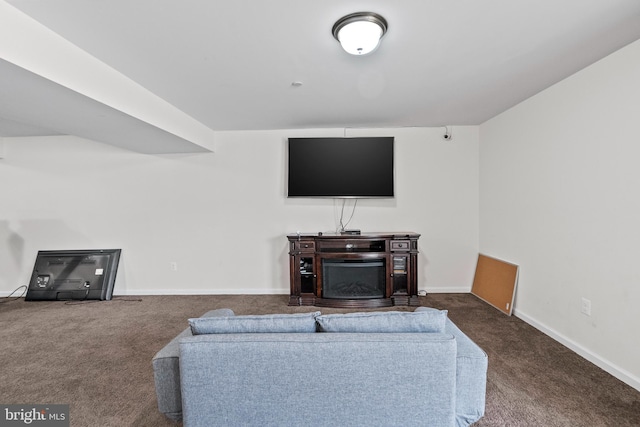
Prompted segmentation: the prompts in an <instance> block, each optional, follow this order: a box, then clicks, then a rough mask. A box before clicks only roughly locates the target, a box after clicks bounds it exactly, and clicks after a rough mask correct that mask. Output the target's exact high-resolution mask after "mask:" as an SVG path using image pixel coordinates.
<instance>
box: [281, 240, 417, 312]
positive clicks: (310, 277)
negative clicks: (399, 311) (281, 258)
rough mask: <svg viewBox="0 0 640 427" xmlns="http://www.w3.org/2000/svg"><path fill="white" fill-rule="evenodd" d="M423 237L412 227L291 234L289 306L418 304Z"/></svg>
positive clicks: (369, 306) (365, 306) (373, 306)
mask: <svg viewBox="0 0 640 427" xmlns="http://www.w3.org/2000/svg"><path fill="white" fill-rule="evenodd" d="M419 237H420V235H419V234H416V233H413V232H389V233H365V234H334V233H317V234H289V235H287V239H288V240H289V265H290V285H291V294H290V297H289V305H314V306H319V307H338V308H340V307H342V308H375V307H389V306H394V305H398V306H399V305H409V306H416V305H419V304H418V238H419Z"/></svg>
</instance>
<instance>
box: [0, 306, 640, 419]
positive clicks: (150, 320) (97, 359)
mask: <svg viewBox="0 0 640 427" xmlns="http://www.w3.org/2000/svg"><path fill="white" fill-rule="evenodd" d="M288 298H289V297H288V295H249V296H247V295H223V296H220V295H207V296H143V297H140V298H139V299H140V300H139V301H137V300H136V298H134V297H116V298H114V300H112V301H102V302H91V303H83V304H78V303H75V304H65V302H62V301H60V302H58V301H55V302H25V301H24V300H22V299H20V300H7V299H0V301H4V303H2V304H0V325H2V327H1V328H0V343H1V344H0V346H1V347H0V348H1V349H2V351H1V353H0V374H1V381H0V403H2V404H9V403H22V404H53V403H64V404H70V413H71V425H72V426H74V427H80V426H136V427H138V426H172V425H176V424H175V423H173V422H171V421H169V420H167V419H165V418H164V417H163V416H162V415H161V414H160V413H158V411H157V408H156V401H155V392H154V387H153V374H152V369H151V358H152V357H153V355H154V354H155V353H156V352H157V351H158V350H159V349H160V348H162V347H163V346H164V345H165V344H166V343H167V342H168V341H169V340H170V339H171V338H173V337H174V336H175V335H176V334H178V333H179V332H180V331H182V330H183V329H184V328H186V326H187V323H186V319H187V318H189V317H198V316H200V315H201V314H203V313H204V312H206V311H208V310H211V309H214V308H223V307H227V308H231V309H233V310H234V311H235V312H236V314H263V313H285V312H286V313H294V312H306V311H315V310H320V311H322V312H324V313H336V312H346V311H356V310H340V309H325V308H322V309H318V308H316V307H288V306H287V302H288ZM420 302H421V304H422V305H425V306H431V307H436V308H441V309H447V310H449V317H450V318H451V319H452V320H453V321H454V322H455V323H456V324H457V325H458V326H459V327H460V329H462V330H463V331H464V332H465V333H467V335H469V336H470V337H471V338H472V339H473V340H475V341H476V342H477V343H478V344H479V345H480V346H481V347H482V348H483V349H484V350H485V351H486V352H487V353H488V355H489V372H488V384H487V407H486V415H485V417H484V418H483V419H482V420H480V421H479V422H478V423H476V426H612V427H614V426H615V427H620V426H640V392H638V391H637V390H635V389H633V388H632V387H629V386H627V385H626V384H624V383H622V382H621V381H619V380H617V379H616V378H614V377H612V376H611V375H609V374H607V373H606V372H604V371H602V370H601V369H599V368H598V367H596V366H594V365H593V364H591V363H589V362H587V361H586V360H584V359H583V358H581V357H580V356H578V355H576V354H575V353H573V352H572V351H570V350H569V349H567V348H566V347H564V346H562V345H561V344H559V343H557V342H555V341H554V340H552V339H551V338H549V337H547V336H545V335H544V334H542V333H541V332H539V331H537V330H536V329H534V328H533V327H531V326H529V325H527V324H526V323H524V322H523V321H521V320H519V319H517V318H516V317H507V316H505V315H504V314H502V313H500V312H499V311H498V310H496V309H494V308H493V307H490V306H488V305H487V304H485V303H484V302H482V301H480V300H478V299H477V298H476V297H474V296H473V295H470V294H431V295H429V296H427V297H421V298H420ZM391 310H410V309H409V308H407V307H404V308H402V307H395V308H391ZM418 363H419V362H418V361H416V368H417V369H418V368H419V364H418ZM410 378H411V376H410V375H407V379H410Z"/></svg>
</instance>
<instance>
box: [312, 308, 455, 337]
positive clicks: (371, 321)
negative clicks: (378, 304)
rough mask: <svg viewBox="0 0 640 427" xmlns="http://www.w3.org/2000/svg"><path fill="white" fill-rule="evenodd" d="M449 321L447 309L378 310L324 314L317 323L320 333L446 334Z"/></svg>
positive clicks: (317, 318)
mask: <svg viewBox="0 0 640 427" xmlns="http://www.w3.org/2000/svg"><path fill="white" fill-rule="evenodd" d="M446 319H447V311H446V310H429V311H419V312H404V311H375V312H362V313H345V314H323V315H320V316H318V317H316V322H317V323H318V331H319V332H359V333H402V332H444V328H445V321H446Z"/></svg>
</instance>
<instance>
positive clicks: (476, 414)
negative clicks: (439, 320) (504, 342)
mask: <svg viewBox="0 0 640 427" xmlns="http://www.w3.org/2000/svg"><path fill="white" fill-rule="evenodd" d="M427 310H435V309H434V308H430V307H418V308H416V310H415V311H427ZM445 332H446V333H448V334H451V335H453V336H454V337H455V338H456V345H457V356H456V425H457V426H458V427H464V426H468V425H470V424H473V423H474V422H476V421H478V420H479V419H480V418H482V416H483V415H484V410H485V396H486V391H487V366H488V358H487V354H486V353H485V352H484V351H483V350H482V349H481V348H480V347H479V346H478V345H477V344H476V343H475V342H473V341H472V340H471V338H469V337H468V336H466V335H465V334H464V332H462V331H461V330H460V329H459V328H458V327H457V326H456V325H455V324H454V323H453V322H452V321H451V320H450V319H448V318H447V321H446V323H445Z"/></svg>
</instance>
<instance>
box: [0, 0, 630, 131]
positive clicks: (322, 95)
mask: <svg viewBox="0 0 640 427" xmlns="http://www.w3.org/2000/svg"><path fill="white" fill-rule="evenodd" d="M0 2H2V0H0ZM7 3H9V4H10V5H12V6H14V7H15V8H17V9H19V10H20V11H22V12H24V13H25V14H27V15H29V16H30V17H32V18H33V19H35V20H36V21H38V22H39V23H40V24H42V25H44V26H45V27H48V28H49V29H51V30H53V31H54V32H55V33H57V34H59V35H60V36H62V37H63V38H65V39H66V40H68V41H69V42H71V43H73V44H74V45H76V46H77V47H79V48H80V49H82V50H84V51H85V52H86V53H88V54H90V55H92V56H94V57H95V58H97V59H99V60H100V61H102V62H104V63H105V64H107V65H109V66H111V67H112V68H114V69H115V70H117V71H119V72H120V73H122V74H123V75H124V76H126V77H128V78H130V79H131V80H133V81H134V82H137V83H138V84H139V85H141V86H142V87H144V88H146V89H147V90H149V91H150V92H152V93H153V94H154V95H157V96H158V97H159V98H161V99H163V100H164V101H167V102H168V103H169V104H172V106H173V107H176V108H177V109H178V110H181V111H182V112H184V113H186V114H187V115H188V116H190V117H191V118H193V119H195V120H196V121H199V122H200V123H202V124H203V125H205V126H206V127H208V128H210V129H212V130H216V131H217V130H253V129H259V130H265V129H296V128H323V127H332V128H333V127H337V128H343V127H345V128H346V127H403V126H445V125H477V124H480V123H482V122H484V121H486V120H487V119H489V118H491V117H493V116H495V115H496V114H499V113H501V112H502V111H505V110H506V109H508V108H510V107H511V106H513V105H515V104H517V103H519V102H521V101H523V100H524V99H526V98H528V97H530V96H532V95H534V94H536V93H537V92H540V91H541V90H543V89H545V88H547V87H549V86H550V85H552V84H554V83H556V82H558V81H560V80H562V79H563V78H565V77H567V76H569V75H571V74H573V73H575V72H576V71H578V70H580V69H582V68H584V67H585V66H587V65H589V64H591V63H593V62H595V61H597V60H599V59H601V58H603V57H604V56H606V55H608V54H610V53H612V52H614V51H616V50H617V49H619V48H621V47H623V46H625V45H627V44H629V43H631V42H633V41H635V40H638V39H640V1H638V0H561V1H559V0H517V1H514V0H483V1H478V0H403V1H388V0H387V1H381V0H370V1H355V0H323V1H318V0H271V1H261V0H253V1H248V0H233V1H220V0H189V1H181V0H93V1H87V0H56V1H51V0H8V1H7ZM357 11H373V12H376V13H379V14H381V15H382V16H384V17H385V18H386V20H387V21H388V24H389V29H388V32H387V34H386V35H385V37H384V38H383V40H382V42H381V45H380V47H379V48H378V50H377V51H375V52H374V53H373V54H371V55H368V56H363V57H354V56H350V55H348V54H346V53H345V52H343V51H342V49H341V48H340V46H339V44H338V43H337V41H336V40H335V39H334V38H333V37H332V34H331V28H332V26H333V24H334V23H335V21H336V20H338V19H339V18H340V17H342V16H344V15H346V14H349V13H352V12H357ZM0 54H1V51H0ZM0 59H4V58H0ZM7 68H8V67H0V78H1V79H2V80H3V81H4V84H5V86H6V85H7V79H11V80H10V81H12V82H13V81H15V84H13V83H12V85H13V86H12V87H13V89H11V98H7V96H3V97H2V98H1V99H0V136H19V135H29V134H33V135H42V134H46V133H47V129H51V133H53V134H56V133H75V134H80V135H81V136H83V134H82V132H79V131H76V130H74V129H73V126H67V127H66V128H60V127H57V126H56V125H55V120H54V123H53V124H52V123H51V122H45V121H43V120H42V118H41V117H39V116H38V115H37V114H34V115H33V117H30V116H29V114H26V113H24V111H30V110H39V109H42V108H44V107H43V106H42V105H40V106H39V108H35V109H34V108H33V105H32V104H33V102H34V100H33V96H20V93H21V92H25V93H26V94H28V93H29V92H30V91H31V90H30V86H29V84H28V82H29V81H30V80H32V78H31V77H29V78H25V79H20V78H16V77H15V76H14V75H13V74H15V73H7V72H6V69H7ZM9 68H10V67H9ZM12 71H14V72H15V70H12ZM25 72H26V71H25ZM21 80H25V81H26V82H27V84H22V83H20V82H21ZM292 82H301V83H302V85H301V86H293V85H292ZM5 92H6V90H5ZM52 92H56V91H52ZM0 93H2V92H0ZM52 96H56V95H52ZM67 102H69V100H64V99H61V101H60V103H59V104H58V103H57V102H56V100H55V99H51V100H50V102H49V103H48V104H49V105H50V107H49V108H52V109H59V107H60V105H63V106H64V105H66V104H67ZM14 110H15V111H17V110H21V111H22V113H21V114H12V111H14ZM71 110H73V109H71ZM53 116H54V117H53V119H55V114H54V115H53ZM16 118H17V119H18V120H16ZM2 119H4V120H2ZM85 126H86V123H85ZM81 131H84V130H82V129H81ZM101 131H102V129H96V130H95V132H94V133H96V132H101ZM85 133H86V131H85ZM187 139H188V138H187Z"/></svg>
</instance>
